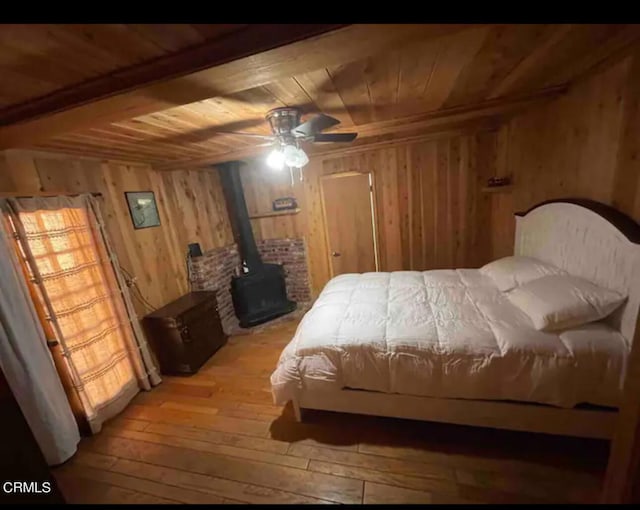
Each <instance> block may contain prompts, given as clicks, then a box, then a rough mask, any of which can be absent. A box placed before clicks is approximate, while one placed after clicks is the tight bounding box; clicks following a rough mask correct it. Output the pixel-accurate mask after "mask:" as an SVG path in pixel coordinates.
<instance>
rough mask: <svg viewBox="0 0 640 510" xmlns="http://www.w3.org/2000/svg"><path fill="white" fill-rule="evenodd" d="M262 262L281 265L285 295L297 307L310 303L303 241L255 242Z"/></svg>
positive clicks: (266, 240) (307, 270)
mask: <svg viewBox="0 0 640 510" xmlns="http://www.w3.org/2000/svg"><path fill="white" fill-rule="evenodd" d="M256 244H257V246H258V251H259V252H260V255H261V256H262V260H263V262H268V263H271V264H282V265H283V267H284V274H285V282H286V285H287V295H288V297H289V299H291V300H293V301H296V302H297V303H298V305H299V306H301V305H304V304H306V303H309V301H311V289H310V287H309V269H308V267H307V255H306V247H305V243H304V239H299V238H295V239H262V240H260V241H257V242H256Z"/></svg>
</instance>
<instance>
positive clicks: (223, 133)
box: [216, 131, 276, 140]
mask: <svg viewBox="0 0 640 510" xmlns="http://www.w3.org/2000/svg"><path fill="white" fill-rule="evenodd" d="M216 134H221V135H239V136H251V137H252V138H262V139H263V140H275V139H276V137H275V136H273V135H259V134H258V133H245V132H243V131H216Z"/></svg>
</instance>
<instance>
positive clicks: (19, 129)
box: [0, 24, 477, 150]
mask: <svg viewBox="0 0 640 510" xmlns="http://www.w3.org/2000/svg"><path fill="white" fill-rule="evenodd" d="M258 27H262V28H253V29H251V27H248V28H247V29H244V30H240V31H237V32H233V33H231V34H230V35H228V36H227V37H224V38H222V39H219V40H217V41H214V42H212V43H211V45H212V46H211V47H209V53H207V52H206V51H204V50H202V49H200V50H198V51H199V52H196V53H194V55H192V59H193V60H192V61H191V63H190V64H188V63H184V62H183V63H182V64H180V66H181V67H180V68H179V69H178V68H177V67H176V66H178V63H177V62H178V60H179V58H178V57H176V60H175V61H173V63H172V64H167V63H166V62H165V61H164V60H162V61H163V62H165V64H164V67H163V66H160V68H159V70H156V68H145V71H144V73H141V74H142V75H137V74H136V72H135V71H134V70H131V71H130V72H131V73H132V74H131V76H129V75H127V78H126V80H125V79H124V78H121V77H120V78H118V77H117V79H116V81H118V79H122V80H124V81H123V84H122V86H124V88H125V91H124V92H122V88H120V89H119V90H117V91H115V92H114V91H113V90H111V91H109V90H108V88H107V87H106V85H104V83H100V84H98V85H95V84H94V85H93V86H94V87H95V89H93V90H92V89H91V87H90V86H89V85H87V86H86V87H87V90H85V89H82V90H78V89H76V93H77V94H78V95H77V96H76V94H74V93H73V92H72V91H69V92H65V93H64V97H63V96H59V97H58V98H57V99H56V98H50V99H49V100H47V101H50V103H47V102H46V101H45V102H43V103H40V104H39V105H38V108H35V107H33V108H30V109H27V110H25V111H24V112H22V115H27V114H28V115H30V116H31V117H30V118H28V119H25V120H22V121H20V122H18V123H12V124H8V125H6V124H7V122H6V121H3V120H2V118H1V117H0V123H2V124H5V125H3V126H1V127H0V150H3V149H8V148H12V147H24V146H29V145H34V144H35V143H37V142H39V141H41V140H43V139H46V138H49V137H52V136H54V135H56V134H60V133H64V132H69V131H75V130H80V129H82V128H87V127H92V126H97V125H100V124H107V123H111V122H116V121H120V120H124V119H129V118H132V117H138V116H141V115H145V114H149V113H153V112H156V111H160V110H166V109H169V108H172V107H175V106H179V105H184V104H188V103H193V102H195V101H201V100H204V99H207V98H211V97H216V96H224V95H229V94H233V93H235V92H239V91H242V90H247V89H251V88H254V87H258V86H261V85H264V84H267V83H270V82H273V81H275V80H277V79H280V78H284V77H290V76H294V75H297V74H301V73H306V72H310V71H313V70H316V69H319V68H323V67H327V66H331V65H340V64H343V63H346V62H351V61H354V60H358V59H361V58H365V57H368V56H370V55H375V54H377V53H382V52H385V51H389V50H390V49H392V48H397V47H400V46H402V45H403V44H409V43H414V42H415V41H418V40H425V39H429V38H437V37H442V36H444V35H448V34H452V33H455V32H458V31H461V30H464V29H468V28H470V27H477V25H455V24H451V25H441V24H434V25H418V24H416V25H402V24H396V25H394V24H383V25H366V24H365V25H349V26H343V27H342V28H336V25H283V26H279V27H278V26H274V25H270V26H269V25H258ZM274 27H275V28H274ZM332 28H333V30H331V29H332ZM252 30H253V31H252ZM323 30H325V33H322V34H320V35H317V34H318V32H321V31H323ZM326 30H330V31H328V32H326ZM256 31H257V32H256ZM256 34H259V36H258V35H256ZM310 36H312V37H310ZM300 39H301V40H300ZM292 41H295V42H292ZM214 50H215V51H214ZM192 51H195V50H192ZM180 55H182V57H180V58H182V59H185V60H186V58H185V53H181V54H180ZM205 57H206V58H205ZM167 58H168V57H167ZM150 65H151V64H150ZM188 65H191V66H192V68H191V71H193V69H201V70H198V71H197V72H189V70H188V69H187V67H188ZM203 67H207V69H203ZM152 69H153V71H152ZM145 73H146V74H145ZM163 73H164V76H160V75H162V74H163ZM187 73H189V74H187ZM176 74H181V76H178V77H173V78H171V79H166V76H167V75H169V76H171V75H173V76H175V75H176ZM136 80H137V83H135V82H136ZM90 96H93V97H90ZM96 96H100V97H101V99H98V100H95V97H96ZM105 96H106V97H105ZM60 98H62V99H60ZM65 100H66V101H68V102H67V103H65ZM25 108H26V107H25ZM52 109H53V110H56V111H54V112H52ZM16 111H17V110H16ZM16 111H14V113H13V114H12V116H11V117H9V118H10V119H14V120H15V119H18V118H21V117H20V112H18V113H16ZM5 113H10V112H5Z"/></svg>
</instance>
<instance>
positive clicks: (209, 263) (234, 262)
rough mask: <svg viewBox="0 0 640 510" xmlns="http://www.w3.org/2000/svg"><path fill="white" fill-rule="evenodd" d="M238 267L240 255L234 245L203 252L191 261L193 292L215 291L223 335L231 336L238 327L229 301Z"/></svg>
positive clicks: (231, 303)
mask: <svg viewBox="0 0 640 510" xmlns="http://www.w3.org/2000/svg"><path fill="white" fill-rule="evenodd" d="M239 267H240V255H239V254H238V248H237V246H236V245H235V244H232V245H229V246H223V247H222V248H216V249H215V250H209V251H207V252H205V253H204V254H203V255H202V256H201V257H197V258H195V259H193V261H192V266H191V284H192V289H193V290H215V291H216V292H217V298H218V314H219V315H220V321H221V322H222V328H223V329H224V331H225V333H227V334H232V333H233V332H234V331H237V330H238V328H239V327H240V326H239V324H238V318H237V317H236V314H235V312H234V310H233V301H232V300H231V291H230V289H231V278H232V276H233V275H234V274H235V271H236V269H237V268H239Z"/></svg>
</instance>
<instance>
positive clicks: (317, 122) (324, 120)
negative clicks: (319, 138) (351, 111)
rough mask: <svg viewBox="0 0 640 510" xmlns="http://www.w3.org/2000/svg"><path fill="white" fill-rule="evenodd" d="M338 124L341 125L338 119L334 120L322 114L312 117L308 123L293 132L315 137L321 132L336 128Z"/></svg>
mask: <svg viewBox="0 0 640 510" xmlns="http://www.w3.org/2000/svg"><path fill="white" fill-rule="evenodd" d="M336 124H340V121H339V120H338V119H334V118H333V117H329V116H328V115H325V114H324V113H320V114H318V115H315V116H314V117H311V118H310V119H309V120H308V121H306V122H303V123H302V124H300V125H299V126H297V127H296V128H295V129H294V130H293V131H294V133H297V134H301V135H303V136H313V135H315V134H316V133H319V132H320V131H324V130H325V129H329V128H330V127H332V126H335V125H336Z"/></svg>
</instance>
